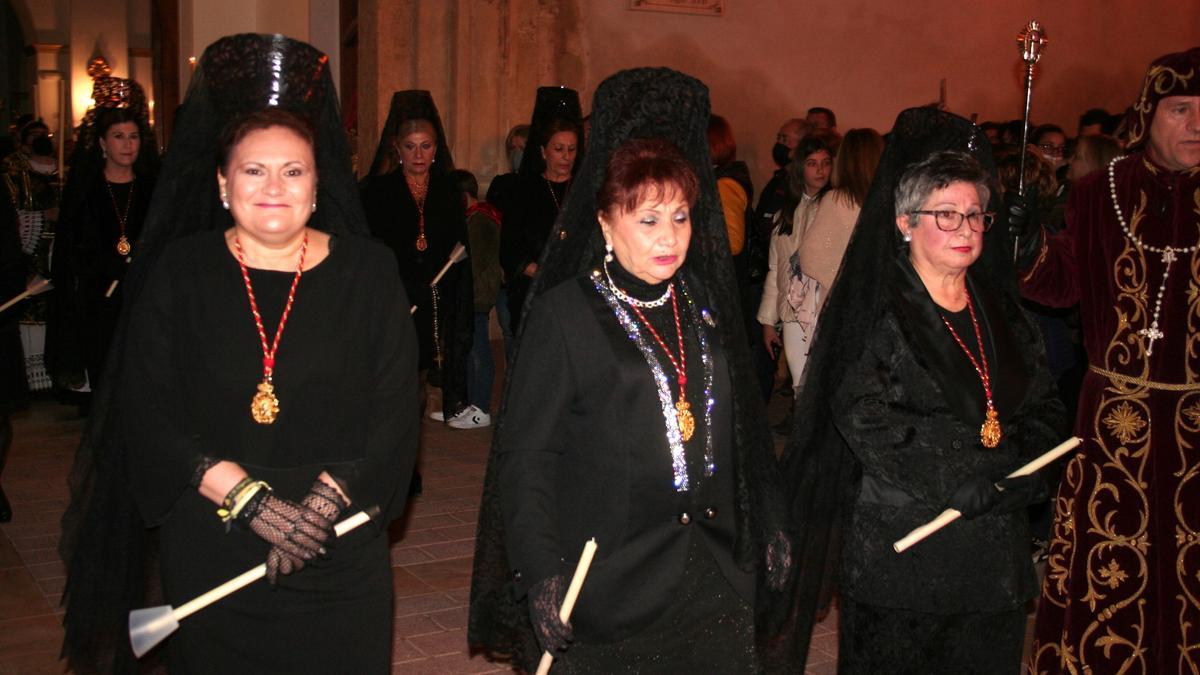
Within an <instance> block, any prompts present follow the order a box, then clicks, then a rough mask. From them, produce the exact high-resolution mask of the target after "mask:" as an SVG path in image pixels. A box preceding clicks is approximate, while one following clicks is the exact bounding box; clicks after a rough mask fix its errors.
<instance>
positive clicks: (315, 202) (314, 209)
mask: <svg viewBox="0 0 1200 675" xmlns="http://www.w3.org/2000/svg"><path fill="white" fill-rule="evenodd" d="M316 212H317V200H315V199H314V200H313V213H316Z"/></svg>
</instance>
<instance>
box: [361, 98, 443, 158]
mask: <svg viewBox="0 0 1200 675" xmlns="http://www.w3.org/2000/svg"><path fill="white" fill-rule="evenodd" d="M418 119H420V120H427V121H428V122H429V123H430V124H432V125H433V129H434V131H436V132H437V152H436V154H435V155H434V162H433V166H431V167H429V170H430V171H432V172H434V173H437V174H439V175H445V174H448V173H450V172H451V171H453V170H454V158H453V157H451V155H450V145H449V144H448V143H447V141H446V130H445V128H443V127H442V117H441V115H439V114H438V109H437V106H436V105H434V103H433V96H432V95H430V93H429V92H428V91H425V90H424V89H406V90H404V91H398V92H396V93H394V94H392V106H391V108H390V109H389V110H388V116H387V121H386V122H384V124H383V132H382V133H380V134H379V145H378V147H376V149H375V160H374V161H372V162H371V173H370V174H369V175H371V176H377V175H379V174H381V173H390V172H391V171H392V170H394V169H397V168H399V166H400V165H399V164H397V163H394V162H395V161H396V160H397V159H398V158H397V157H396V153H395V149H394V148H393V144H394V143H395V142H396V141H398V140H399V139H398V138H396V134H397V133H398V132H399V130H400V126H401V125H402V124H404V123H405V122H407V121H409V120H418Z"/></svg>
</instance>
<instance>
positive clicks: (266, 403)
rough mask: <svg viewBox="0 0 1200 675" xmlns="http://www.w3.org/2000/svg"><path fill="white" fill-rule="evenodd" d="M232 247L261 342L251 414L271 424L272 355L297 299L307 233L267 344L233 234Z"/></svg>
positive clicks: (274, 401) (274, 409)
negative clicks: (260, 362) (259, 369)
mask: <svg viewBox="0 0 1200 675" xmlns="http://www.w3.org/2000/svg"><path fill="white" fill-rule="evenodd" d="M233 246H234V248H235V249H237V261H238V267H240V268H241V269H242V281H244V282H246V295H247V296H249V298H250V313H251V314H253V315H254V325H255V326H257V327H258V338H259V340H261V341H262V352H263V381H262V382H260V383H259V385H258V393H256V394H255V395H254V398H253V399H251V401H250V416H251V417H253V418H254V421H255V422H258V423H259V424H272V423H274V422H275V418H276V417H278V415H279V399H278V398H277V397H276V396H275V384H274V383H273V382H272V377H273V376H274V374H275V354H276V352H278V351H279V338H281V337H283V328H284V326H286V325H287V320H288V315H289V314H291V313H292V303H294V302H295V301H296V286H297V285H299V283H300V277H301V275H303V274H304V254H305V253H306V252H307V251H308V232H307V231H305V233H304V241H303V242H301V243H300V264H299V265H297V267H296V276H295V277H294V278H293V279H292V288H291V290H289V291H288V296H287V304H286V305H284V307H283V314H281V315H280V316H279V327H277V328H276V329H275V339H274V341H273V342H272V343H271V346H269V347H268V346H267V331H266V330H265V329H264V328H263V322H262V315H261V314H259V312H258V301H257V300H255V298H254V286H253V285H252V284H251V283H250V271H249V270H248V269H246V253H245V251H243V250H242V242H241V241H239V240H238V238H237V235H236V234H235V235H233Z"/></svg>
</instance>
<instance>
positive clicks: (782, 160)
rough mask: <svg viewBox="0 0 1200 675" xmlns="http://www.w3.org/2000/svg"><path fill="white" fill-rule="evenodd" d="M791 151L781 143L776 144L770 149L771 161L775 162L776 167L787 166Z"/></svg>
mask: <svg viewBox="0 0 1200 675" xmlns="http://www.w3.org/2000/svg"><path fill="white" fill-rule="evenodd" d="M791 151H792V150H791V148H789V147H788V146H786V145H784V144H783V143H776V144H775V145H774V146H772V147H771V159H772V160H773V161H774V162H775V165H776V166H778V167H780V168H782V167H785V166H787V164H788V161H789V157H788V154H789V153H791Z"/></svg>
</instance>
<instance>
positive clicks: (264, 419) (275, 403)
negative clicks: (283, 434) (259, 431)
mask: <svg viewBox="0 0 1200 675" xmlns="http://www.w3.org/2000/svg"><path fill="white" fill-rule="evenodd" d="M278 415H279V399H278V398H276V397H275V385H273V384H271V382H270V381H269V380H263V381H262V382H260V383H259V385H258V393H257V394H255V395H254V398H253V399H252V400H251V401H250V416H251V417H253V418H254V421H255V422H258V423H259V424H274V423H275V418H276V417H277V416H278Z"/></svg>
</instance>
